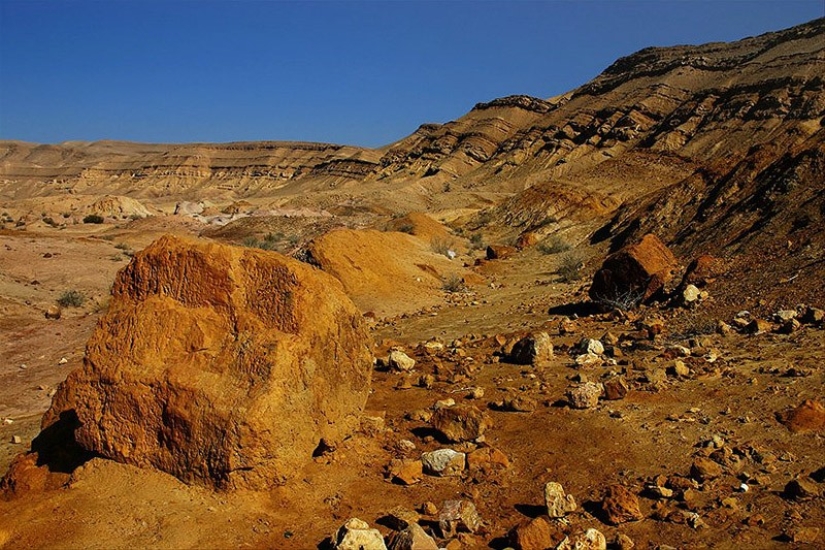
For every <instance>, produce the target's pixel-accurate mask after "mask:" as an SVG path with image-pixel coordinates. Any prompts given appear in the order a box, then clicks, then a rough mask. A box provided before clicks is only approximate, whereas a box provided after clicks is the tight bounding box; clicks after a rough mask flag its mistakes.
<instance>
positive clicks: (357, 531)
mask: <svg viewBox="0 0 825 550" xmlns="http://www.w3.org/2000/svg"><path fill="white" fill-rule="evenodd" d="M334 548H335V550H387V545H386V544H384V537H382V536H381V532H380V531H378V529H370V526H369V524H368V523H367V522H366V521H363V520H360V519H358V518H351V519H349V520H347V522H346V523H344V525H342V526H341V527H340V528H339V529H338V531H337V532H336V533H335V537H334Z"/></svg>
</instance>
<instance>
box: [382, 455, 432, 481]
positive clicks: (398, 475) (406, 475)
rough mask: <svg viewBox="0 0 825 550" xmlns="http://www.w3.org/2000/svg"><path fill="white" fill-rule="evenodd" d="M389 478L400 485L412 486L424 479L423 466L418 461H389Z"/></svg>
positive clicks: (402, 459)
mask: <svg viewBox="0 0 825 550" xmlns="http://www.w3.org/2000/svg"><path fill="white" fill-rule="evenodd" d="M388 474H389V478H390V479H391V480H392V481H393V482H394V483H399V484H401V485H414V484H416V483H418V482H419V481H421V480H422V479H423V477H424V466H423V464H422V462H421V461H420V460H413V459H410V458H400V459H399V458H396V459H393V460H391V461H390V465H389V468H388Z"/></svg>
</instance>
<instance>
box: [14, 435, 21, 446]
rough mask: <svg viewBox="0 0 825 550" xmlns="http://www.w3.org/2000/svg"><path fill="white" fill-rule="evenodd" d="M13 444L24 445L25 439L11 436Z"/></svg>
mask: <svg viewBox="0 0 825 550" xmlns="http://www.w3.org/2000/svg"><path fill="white" fill-rule="evenodd" d="M11 442H12V443H14V444H15V445H20V444H21V443H23V438H22V437H20V436H19V435H13V436H11Z"/></svg>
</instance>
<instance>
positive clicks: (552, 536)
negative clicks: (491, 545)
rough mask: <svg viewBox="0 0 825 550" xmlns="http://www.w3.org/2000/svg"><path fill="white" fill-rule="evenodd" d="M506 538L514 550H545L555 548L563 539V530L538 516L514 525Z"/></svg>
mask: <svg viewBox="0 0 825 550" xmlns="http://www.w3.org/2000/svg"><path fill="white" fill-rule="evenodd" d="M508 538H509V540H510V544H512V545H513V547H514V548H515V549H516V550H545V549H547V548H555V547H556V545H557V544H559V543H560V542H561V541H562V540H563V539H564V531H562V529H561V527H560V526H559V525H558V524H555V523H551V522H550V520H548V519H547V518H545V517H544V516H539V517H537V518H534V519H531V520H530V521H526V522H524V523H521V524H519V525H517V526H515V527H514V528H513V529H511V530H510V533H509V537H508Z"/></svg>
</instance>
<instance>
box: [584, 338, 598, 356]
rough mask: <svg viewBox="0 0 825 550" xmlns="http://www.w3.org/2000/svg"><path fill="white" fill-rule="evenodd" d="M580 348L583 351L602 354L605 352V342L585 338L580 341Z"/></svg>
mask: <svg viewBox="0 0 825 550" xmlns="http://www.w3.org/2000/svg"><path fill="white" fill-rule="evenodd" d="M579 349H580V350H581V351H582V353H589V354H591V355H601V354H602V353H604V344H602V343H601V341H599V340H596V339H595V338H584V339H583V340H582V341H581V342H579Z"/></svg>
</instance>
